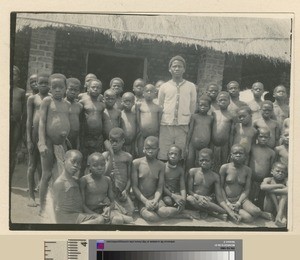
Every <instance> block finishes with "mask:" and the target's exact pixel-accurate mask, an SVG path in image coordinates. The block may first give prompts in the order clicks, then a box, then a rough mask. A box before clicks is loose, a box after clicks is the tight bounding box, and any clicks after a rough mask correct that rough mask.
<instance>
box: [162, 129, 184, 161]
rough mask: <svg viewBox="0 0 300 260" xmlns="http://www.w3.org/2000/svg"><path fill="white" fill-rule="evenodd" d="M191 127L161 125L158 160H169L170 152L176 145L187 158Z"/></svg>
mask: <svg viewBox="0 0 300 260" xmlns="http://www.w3.org/2000/svg"><path fill="white" fill-rule="evenodd" d="M188 130H189V127H188V126H187V125H161V126H160V130H159V153H158V159H160V160H168V151H169V149H170V147H171V145H173V144H175V145H177V146H178V147H180V148H181V150H182V157H183V158H184V156H185V144H186V137H187V133H188Z"/></svg>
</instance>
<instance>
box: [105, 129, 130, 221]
mask: <svg viewBox="0 0 300 260" xmlns="http://www.w3.org/2000/svg"><path fill="white" fill-rule="evenodd" d="M124 143H125V134H124V131H123V130H122V129H121V128H118V127H115V128H113V129H112V130H111V131H110V132H109V140H106V141H105V147H106V149H107V151H106V152H104V153H103V156H104V158H105V160H106V162H107V175H108V176H109V177H110V178H111V180H112V187H113V192H114V196H115V202H116V207H117V208H118V209H119V210H120V211H121V212H122V213H123V214H125V215H129V216H132V214H133V211H134V205H133V202H132V201H131V199H130V197H129V192H130V188H131V177H130V174H131V165H132V156H131V154H129V153H127V152H124V151H122V147H123V145H124Z"/></svg>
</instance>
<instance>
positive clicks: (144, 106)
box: [136, 84, 162, 157]
mask: <svg viewBox="0 0 300 260" xmlns="http://www.w3.org/2000/svg"><path fill="white" fill-rule="evenodd" d="M155 91H156V90H155V87H154V86H153V85H151V84H148V85H146V86H145V88H144V94H143V96H144V101H142V102H141V103H138V104H136V113H137V114H136V116H137V123H138V125H137V127H138V136H137V148H138V156H139V157H142V156H143V155H144V153H143V149H144V141H145V138H147V137H148V136H156V137H158V134H159V126H160V120H161V115H162V108H161V107H160V106H159V105H156V104H154V103H153V99H154V97H155Z"/></svg>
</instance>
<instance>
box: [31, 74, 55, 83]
mask: <svg viewBox="0 0 300 260" xmlns="http://www.w3.org/2000/svg"><path fill="white" fill-rule="evenodd" d="M31 76H32V75H31ZM31 76H30V77H31ZM49 77H50V74H49V73H46V72H39V73H38V74H37V77H36V81H38V80H39V78H46V79H48V80H49Z"/></svg>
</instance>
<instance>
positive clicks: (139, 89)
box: [132, 79, 145, 103]
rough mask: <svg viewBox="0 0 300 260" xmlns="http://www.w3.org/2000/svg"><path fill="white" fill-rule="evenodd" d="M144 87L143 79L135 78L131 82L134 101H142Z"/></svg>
mask: <svg viewBox="0 0 300 260" xmlns="http://www.w3.org/2000/svg"><path fill="white" fill-rule="evenodd" d="M144 87H145V81H144V80H143V79H136V80H135V81H134V82H133V87H132V89H133V93H134V95H135V103H139V102H142V101H143V100H144V96H143V94H144Z"/></svg>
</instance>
